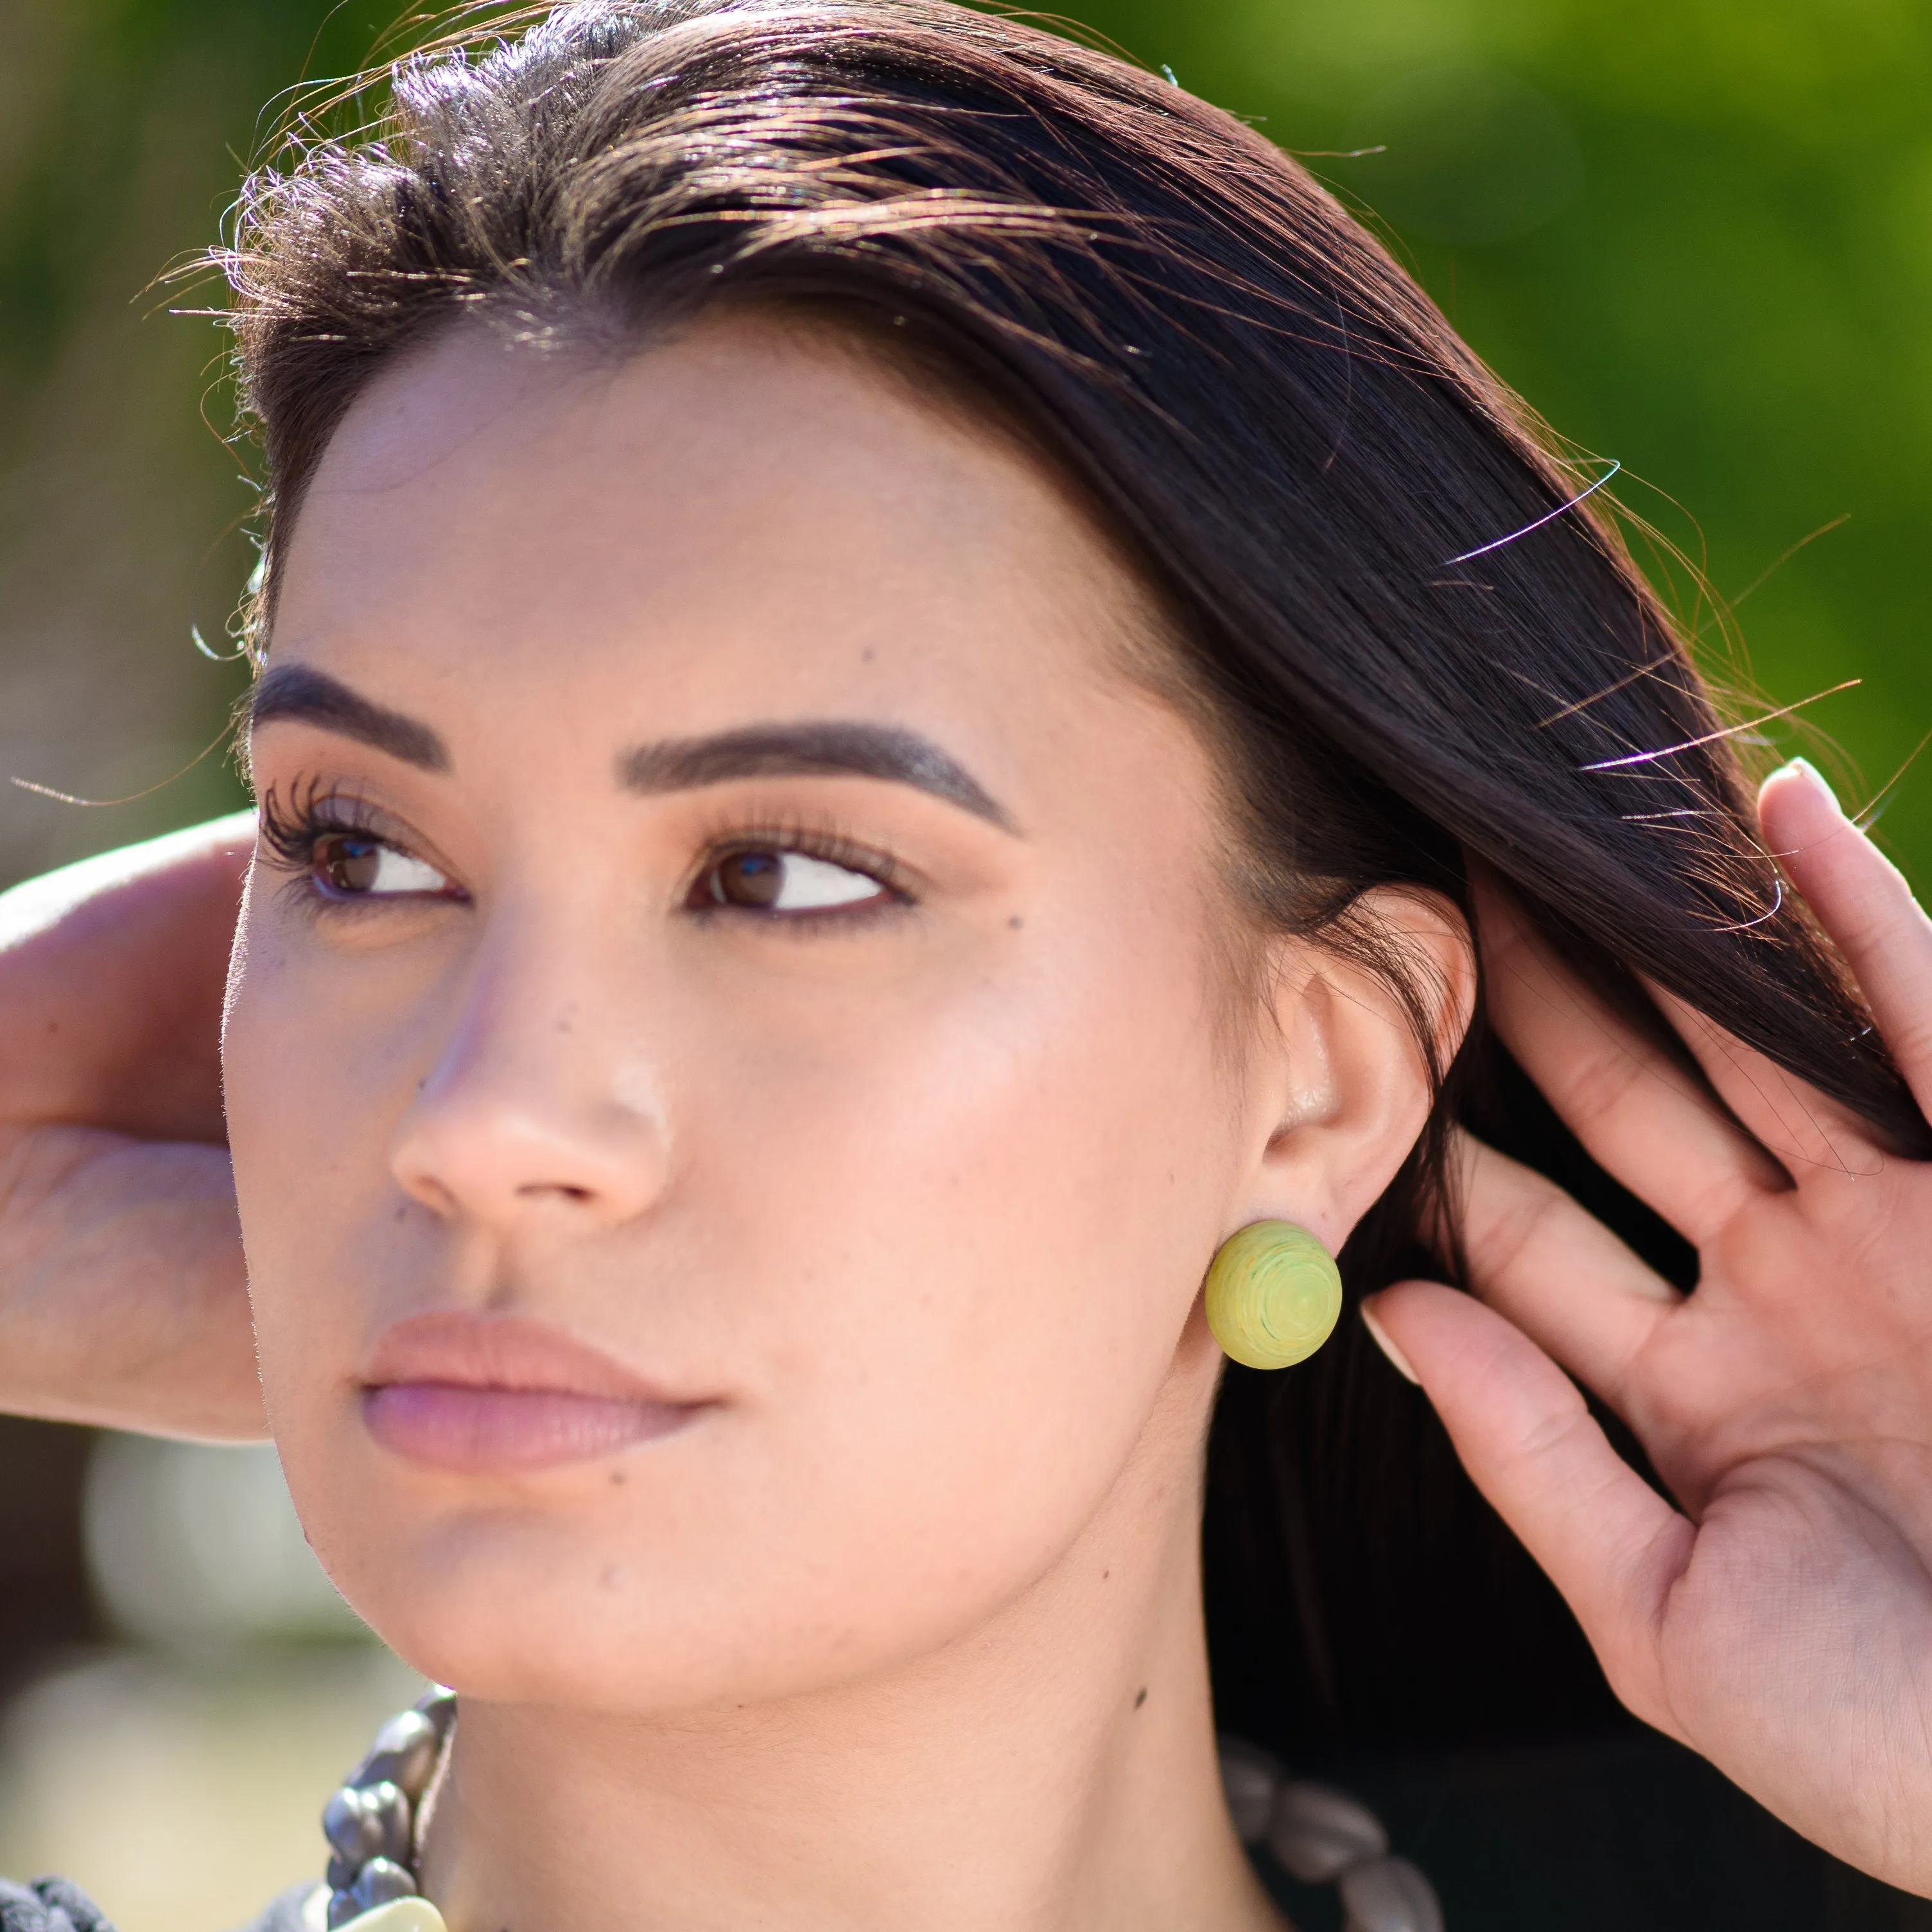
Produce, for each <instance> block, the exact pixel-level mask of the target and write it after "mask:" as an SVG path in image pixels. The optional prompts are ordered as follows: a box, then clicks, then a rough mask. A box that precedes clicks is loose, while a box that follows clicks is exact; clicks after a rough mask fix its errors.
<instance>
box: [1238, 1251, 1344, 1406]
mask: <svg viewBox="0 0 1932 1932" xmlns="http://www.w3.org/2000/svg"><path fill="white" fill-rule="evenodd" d="M1206 1295H1207V1307H1208V1327H1209V1328H1210V1329H1211V1330H1212V1331H1214V1339H1215V1340H1216V1341H1217V1342H1218V1343H1220V1345H1221V1349H1222V1352H1223V1354H1224V1355H1227V1356H1229V1358H1231V1359H1232V1360H1233V1361H1237V1362H1240V1363H1242V1364H1244V1365H1245V1366H1246V1367H1249V1368H1251V1369H1286V1368H1289V1367H1292V1366H1293V1365H1294V1364H1295V1363H1297V1362H1304V1361H1307V1359H1308V1358H1309V1357H1310V1355H1313V1354H1314V1352H1316V1349H1319V1348H1320V1347H1321V1346H1322V1343H1324V1342H1325V1341H1327V1340H1328V1337H1330V1336H1331V1335H1332V1334H1334V1332H1335V1324H1336V1322H1337V1321H1338V1320H1339V1319H1340V1317H1341V1313H1342V1271H1341V1270H1340V1268H1337V1266H1336V1265H1335V1261H1334V1256H1332V1255H1331V1254H1330V1253H1329V1252H1328V1250H1327V1249H1326V1248H1325V1247H1323V1246H1322V1244H1321V1243H1320V1242H1319V1241H1317V1240H1316V1238H1315V1237H1314V1236H1313V1235H1311V1234H1310V1232H1308V1230H1307V1229H1306V1228H1298V1227H1297V1226H1295V1223H1293V1222H1292V1221H1257V1222H1256V1223H1254V1225H1253V1226H1252V1227H1247V1228H1244V1229H1241V1232H1239V1233H1238V1234H1235V1235H1230V1236H1229V1238H1228V1239H1227V1240H1226V1241H1224V1242H1223V1243H1222V1244H1221V1250H1220V1253H1218V1254H1217V1255H1216V1256H1215V1257H1214V1264H1213V1265H1212V1266H1211V1267H1210V1268H1209V1269H1208V1286H1207V1291H1206Z"/></svg>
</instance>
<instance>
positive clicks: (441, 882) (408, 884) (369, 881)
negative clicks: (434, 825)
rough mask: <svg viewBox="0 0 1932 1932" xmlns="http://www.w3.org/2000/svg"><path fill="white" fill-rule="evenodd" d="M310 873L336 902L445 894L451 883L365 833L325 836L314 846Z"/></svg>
mask: <svg viewBox="0 0 1932 1932" xmlns="http://www.w3.org/2000/svg"><path fill="white" fill-rule="evenodd" d="M309 866H310V871H311V874H312V876H313V877H314V878H315V880H316V881H317V883H318V884H320V886H322V888H323V890H324V891H325V892H329V894H331V895H332V896H334V897H335V898H358V899H361V898H398V897H400V896H401V895H404V894H406V893H425V892H448V891H449V880H447V879H446V878H445V877H443V874H441V873H440V872H439V871H437V869H436V868H435V867H434V865H425V863H424V862H423V861H422V859H416V858H412V857H411V856H410V854H409V853H407V852H401V851H398V850H397V849H396V847H395V846H393V845H386V844H384V843H383V841H382V840H381V839H380V838H371V837H370V835H368V833H367V832H324V833H323V835H322V836H321V837H320V838H318V839H317V841H315V853H314V857H313V858H312V859H311V860H310V862H309Z"/></svg>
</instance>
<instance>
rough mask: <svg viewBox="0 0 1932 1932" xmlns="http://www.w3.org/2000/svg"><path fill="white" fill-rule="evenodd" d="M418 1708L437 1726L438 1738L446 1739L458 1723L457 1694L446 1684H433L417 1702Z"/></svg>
mask: <svg viewBox="0 0 1932 1932" xmlns="http://www.w3.org/2000/svg"><path fill="white" fill-rule="evenodd" d="M416 1709H417V1710H419V1711H420V1712H422V1715H424V1716H425V1718H428V1720H429V1721H430V1722H431V1724H434V1726H435V1727H436V1734H437V1736H438V1737H440V1738H446V1737H448V1736H449V1727H450V1726H451V1725H452V1724H455V1721H456V1693H455V1691H452V1690H451V1689H450V1688H449V1685H446V1684H432V1685H431V1686H430V1688H428V1690H427V1691H425V1692H424V1693H423V1694H422V1696H421V1697H419V1698H418V1699H417V1700H416Z"/></svg>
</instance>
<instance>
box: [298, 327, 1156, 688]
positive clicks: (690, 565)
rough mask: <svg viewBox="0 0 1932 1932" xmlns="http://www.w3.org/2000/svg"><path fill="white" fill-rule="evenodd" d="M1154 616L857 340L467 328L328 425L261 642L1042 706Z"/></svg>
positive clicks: (1097, 554) (1010, 460)
mask: <svg viewBox="0 0 1932 1932" xmlns="http://www.w3.org/2000/svg"><path fill="white" fill-rule="evenodd" d="M1149 624H1150V619H1149V616H1148V602H1147V600H1146V599H1145V597H1144V595H1143V594H1142V591H1141V589H1140V588H1139V585H1138V583H1136V580H1135V578H1134V577H1133V574H1132V572H1131V571H1130V570H1128V569H1127V568H1126V567H1125V565H1124V562H1123V561H1122V559H1121V556H1120V554H1119V553H1118V550H1116V549H1115V547H1114V546H1113V544H1112V543H1111V542H1110V541H1109V539H1108V538H1107V537H1106V535H1105V534H1104V533H1103V532H1102V531H1101V530H1100V528H1099V527H1098V526H1097V523H1096V522H1095V520H1094V518H1093V517H1092V516H1091V514H1089V513H1088V510H1087V508H1086V507H1085V505H1084V504H1083V503H1082V502H1081V501H1080V500H1079V498H1078V497H1077V496H1076V494H1075V493H1074V492H1073V490H1071V488H1070V487H1069V486H1068V485H1067V484H1066V483H1065V482H1064V481H1063V480H1062V479H1061V478H1060V477H1058V475H1056V474H1055V472H1053V471H1052V469H1051V468H1050V467H1049V466H1047V465H1046V464H1045V463H1043V462H1041V461H1040V460H1037V459H1036V458H1033V457H1031V455H1028V453H1027V452H1025V451H1024V450H1023V449H1022V448H1021V447H1020V446H1019V445H1018V444H1017V443H1016V440H1014V439H1013V438H1012V437H1010V436H1009V435H1007V434H1004V433H1003V432H1001V431H999V430H998V429H996V428H993V427H992V426H990V425H989V426H986V427H983V428H982V427H980V426H977V425H975V424H974V422H972V421H971V419H970V418H969V416H968V414H967V413H966V412H965V410H963V409H962V408H961V407H959V404H957V403H956V402H954V401H951V400H950V399H941V398H937V397H927V396H925V395H922V394H921V393H920V392H919V390H918V389H917V388H916V386H915V385H914V383H913V380H912V379H911V378H910V377H907V375H905V374H903V373H902V372H901V371H898V370H897V369H895V368H893V367H892V365H889V364H886V363H884V362H881V361H880V359H878V358H877V356H876V355H875V354H874V353H873V352H872V351H871V350H868V347H866V346H865V344H862V342H848V341H841V340H839V339H838V338H833V337H831V336H829V335H827V334H826V332H823V329H812V330H799V329H795V328H792V327H789V326H787V325H786V324H785V323H783V322H782V321H781V320H776V319H773V318H766V317H733V318H730V319H723V320H718V321H715V322H713V323H707V324H705V325H703V326H700V327H699V328H697V329H694V330H692V331H691V332H688V333H687V334H685V335H682V336H681V337H679V338H675V339H673V340H671V341H668V342H666V343H664V344H661V346H658V347H654V348H652V349H649V350H646V351H644V352H643V353H639V354H637V355H634V356H630V357H628V358H627V359H623V360H622V361H616V362H611V361H604V362H592V361H589V360H587V359H574V358H572V357H571V356H568V355H564V354H559V353H553V352H538V351H536V350H528V349H521V350H520V349H517V348H516V347H514V346H509V345H506V344H505V343H504V342H503V341H502V340H501V339H500V338H498V337H497V336H496V335H494V334H493V333H492V332H488V331H486V330H485V329H482V328H480V327H473V328H468V329H464V330H463V331H461V332H458V333H456V334H454V335H451V336H450V337H449V338H446V339H445V340H444V341H441V342H440V343H439V344H437V345H435V346H434V347H432V348H431V349H430V350H428V351H426V352H424V353H419V355H417V356H414V357H412V358H410V359H408V360H407V361H405V362H404V363H402V364H401V365H398V366H397V367H396V368H393V369H392V370H390V371H387V372H386V374H384V375H383V377H381V378H380V380H378V381H377V383H374V384H373V385H372V386H371V388H370V389H369V390H368V392H365V394H364V395H362V397H361V398H359V400H358V401H357V403H356V405H355V406H354V407H353V409H352V410H350V413H349V414H348V416H347V418H346V419H345V420H344V424H343V425H342V427H341V429H340V430H339V431H338V433H337V434H336V435H335V438H334V439H333V440H332V443H331V444H330V446H329V449H328V450H327V452H326V454H325V456H324V458H323V462H322V463H321V465H320V468H319V469H318V471H317V475H316V476H315V478H314V481H313V483H312V484H311V487H310V490H309V492H308V496H307V497H306V499H305V502H304V503H303V505H302V511H301V513H300V516H299V520H298V523H297V526H296V530H295V532H294V535H293V540H292V541H291V543H290V547H289V549H288V551H287V557H286V564H285V570H284V577H283V581H282V583H281V594H280V598H279V601H278V613H277V619H276V634H275V650H276V652H277V654H278V655H287V654H290V652H295V653H298V654H302V655H308V654H309V653H311V652H314V651H316V650H319V649H320V650H327V651H330V652H333V651H335V650H336V649H341V648H344V646H345V645H346V644H347V643H348V641H349V640H356V643H358V644H359V645H361V646H366V645H368V644H369V643H373V642H375V641H377V640H380V641H381V643H382V645H383V648H384V650H385V652H386V655H390V657H391V661H392V664H393V662H394V654H395V652H397V651H398V648H399V647H400V649H401V650H402V652H404V653H405V654H406V655H407V657H408V658H410V660H412V661H414V662H416V663H417V664H420V665H422V667H423V668H425V670H430V669H432V668H440V669H442V670H452V671H453V670H455V669H456V668H457V667H458V664H457V660H459V659H460V661H463V662H464V663H466V664H468V665H469V667H472V668H474V667H475V665H476V664H477V663H478V660H479V658H480V657H481V655H484V654H485V653H487V654H489V655H491V657H492V658H493V661H495V663H496V668H497V669H498V670H499V671H505V670H508V669H509V667H510V661H512V660H514V659H516V658H519V657H522V656H529V657H532V658H535V659H541V660H544V661H547V662H548V664H550V667H551V668H552V669H553V670H556V669H557V668H559V667H560V664H561V660H562V657H563V656H564V655H566V654H567V655H568V656H569V657H570V658H571V659H572V660H573V661H574V663H575V664H577V666H578V667H582V666H583V665H584V664H586V663H589V662H591V661H595V660H597V659H599V658H604V657H605V656H606V655H607V654H608V653H610V652H615V653H616V654H618V655H617V657H616V658H614V659H613V660H612V661H613V664H614V663H616V662H621V663H622V666H623V667H624V669H625V674H626V675H627V676H631V677H633V678H634V677H637V676H655V675H656V674H657V673H662V672H666V671H668V670H670V669H671V668H672V661H673V660H679V661H681V662H682V674H683V675H685V676H701V674H702V670H703V666H704V665H706V664H708V665H709V666H711V667H714V668H715V670H717V671H718V673H719V674H720V675H722V676H728V675H729V673H730V669H731V667H733V666H735V667H736V668H737V669H738V670H751V671H755V672H756V673H757V675H759V676H761V677H763V678H764V679H777V680H778V681H780V682H781V683H783V684H787V685H799V686H803V685H809V683H810V682H811V679H812V676H813V674H814V668H816V669H817V670H820V671H825V672H829V671H832V670H836V669H838V668H840V667H844V668H850V667H853V666H859V665H864V666H868V667H874V668H875V669H876V670H877V673H878V674H880V675H881V676H883V675H885V674H886V673H887V672H888V671H889V670H894V671H896V673H898V674H899V675H900V676H903V677H906V678H916V679H925V680H927V681H929V682H930V681H932V680H935V679H937V680H941V681H944V680H945V679H947V678H948V677H953V678H957V677H959V676H965V675H968V674H973V675H977V676H978V677H979V678H980V679H982V680H986V679H992V680H995V681H996V682H998V681H1004V682H1009V683H1010V682H1011V681H1012V680H1013V679H1016V678H1018V679H1021V680H1022V682H1025V683H1026V684H1028V685H1038V684H1039V683H1040V682H1042V681H1043V680H1044V681H1048V682H1052V681H1055V680H1058V681H1061V682H1065V681H1067V680H1073V681H1075V682H1088V681H1091V679H1093V678H1094V676H1095V675H1096V674H1097V673H1105V672H1107V671H1111V670H1114V669H1115V668H1116V667H1118V665H1120V664H1121V663H1123V662H1124V661H1128V660H1130V659H1131V658H1133V657H1136V656H1137V655H1139V653H1140V649H1141V647H1142V640H1143V639H1144V637H1145V634H1146V633H1147V631H1148V628H1149ZM359 654H360V652H359ZM774 695H777V694H774ZM800 695H801V697H802V695H803V692H802V689H801V691H800Z"/></svg>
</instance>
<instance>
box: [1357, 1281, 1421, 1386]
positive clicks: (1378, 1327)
mask: <svg viewBox="0 0 1932 1932" xmlns="http://www.w3.org/2000/svg"><path fill="white" fill-rule="evenodd" d="M1362 1326H1363V1327H1364V1328H1366V1329H1367V1331H1369V1333H1370V1334H1371V1335H1373V1337H1375V1338H1376V1347H1377V1348H1378V1349H1381V1351H1382V1353H1383V1354H1384V1355H1386V1356H1388V1358H1389V1360H1390V1361H1391V1362H1392V1363H1393V1364H1394V1365H1395V1372H1396V1373H1397V1375H1399V1376H1403V1377H1405V1378H1406V1379H1408V1380H1409V1381H1410V1382H1413V1383H1415V1385H1416V1387H1417V1388H1421V1386H1422V1378H1421V1376H1419V1375H1418V1374H1417V1373H1415V1370H1413V1369H1412V1368H1411V1367H1409V1358H1408V1357H1407V1356H1406V1355H1404V1354H1403V1352H1402V1351H1401V1350H1400V1349H1398V1348H1397V1346H1396V1345H1395V1344H1394V1342H1392V1341H1391V1340H1390V1339H1389V1332H1388V1330H1387V1329H1386V1328H1384V1327H1383V1326H1382V1324H1381V1323H1380V1322H1378V1321H1377V1320H1376V1312H1375V1310H1373V1308H1371V1307H1370V1306H1369V1304H1367V1302H1366V1301H1365V1302H1364V1303H1363V1304H1362Z"/></svg>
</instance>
